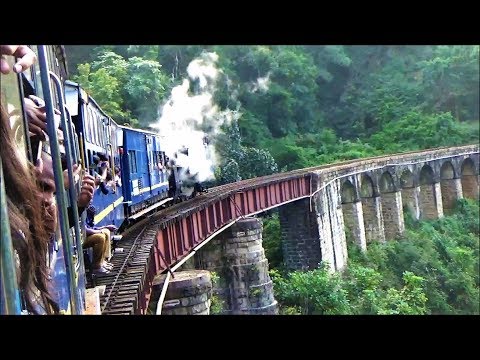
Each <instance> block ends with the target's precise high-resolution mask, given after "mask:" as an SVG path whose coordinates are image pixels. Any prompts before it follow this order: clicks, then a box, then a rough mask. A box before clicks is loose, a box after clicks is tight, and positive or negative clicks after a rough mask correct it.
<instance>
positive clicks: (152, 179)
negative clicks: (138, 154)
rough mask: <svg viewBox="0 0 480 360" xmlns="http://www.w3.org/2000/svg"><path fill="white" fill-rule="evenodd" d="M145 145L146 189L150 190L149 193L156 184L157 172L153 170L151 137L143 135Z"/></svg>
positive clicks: (153, 149) (153, 155)
mask: <svg viewBox="0 0 480 360" xmlns="http://www.w3.org/2000/svg"><path fill="white" fill-rule="evenodd" d="M145 143H146V145H147V166H148V168H147V170H148V181H149V184H148V187H149V188H150V193H151V192H152V190H153V187H154V185H155V184H157V182H158V179H157V178H158V170H156V169H155V166H154V164H155V147H154V144H153V136H152V135H148V134H145Z"/></svg>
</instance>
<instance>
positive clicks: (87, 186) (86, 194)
mask: <svg viewBox="0 0 480 360" xmlns="http://www.w3.org/2000/svg"><path fill="white" fill-rule="evenodd" d="M94 187H95V180H94V179H93V176H92V175H88V174H85V175H84V177H83V180H82V189H81V190H80V195H79V196H78V201H77V205H78V207H83V208H84V207H87V206H88V204H90V201H92V199H93V192H94Z"/></svg>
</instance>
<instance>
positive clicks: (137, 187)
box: [121, 126, 172, 221]
mask: <svg viewBox="0 0 480 360" xmlns="http://www.w3.org/2000/svg"><path fill="white" fill-rule="evenodd" d="M121 129H122V130H123V147H122V149H121V152H122V154H123V155H122V181H123V185H124V197H125V201H126V202H127V207H126V213H127V217H128V220H129V221H133V220H136V219H138V218H140V217H141V216H143V215H145V214H147V213H149V212H151V211H153V210H155V209H159V208H160V206H162V205H165V204H167V203H168V202H169V201H171V200H172V198H170V197H169V193H168V189H169V187H168V176H169V172H168V169H167V168H166V157H165V153H164V151H162V147H161V139H160V136H159V134H156V133H153V132H150V131H146V130H140V129H133V128H130V127H126V126H121Z"/></svg>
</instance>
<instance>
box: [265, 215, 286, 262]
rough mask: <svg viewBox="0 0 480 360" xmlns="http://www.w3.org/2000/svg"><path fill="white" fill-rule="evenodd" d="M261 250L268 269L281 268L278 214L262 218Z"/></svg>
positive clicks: (280, 233) (281, 254) (281, 255)
mask: <svg viewBox="0 0 480 360" xmlns="http://www.w3.org/2000/svg"><path fill="white" fill-rule="evenodd" d="M262 246H263V248H264V249H265V256H266V258H267V259H268V266H269V268H270V269H279V270H281V269H282V268H283V251H282V231H281V228H280V219H279V217H278V213H273V214H272V215H271V216H267V217H264V218H263V244H262Z"/></svg>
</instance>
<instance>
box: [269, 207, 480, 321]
mask: <svg viewBox="0 0 480 360" xmlns="http://www.w3.org/2000/svg"><path fill="white" fill-rule="evenodd" d="M479 215H480V214H479V206H478V203H475V202H473V201H470V200H460V201H458V203H457V207H456V211H455V213H454V214H453V215H451V216H447V217H444V218H442V219H439V220H435V221H422V222H413V221H412V222H408V223H407V230H406V233H405V235H404V237H403V238H402V239H400V240H394V241H388V242H387V243H379V242H373V243H370V244H369V245H368V251H367V252H366V253H362V252H361V251H360V250H359V249H358V247H357V246H356V245H354V244H349V249H348V250H349V263H348V268H347V270H346V271H345V272H344V274H343V275H342V276H340V275H338V274H335V275H330V274H328V272H327V271H326V269H317V270H314V271H308V272H298V271H296V272H292V273H290V274H287V275H281V273H280V271H279V270H276V269H274V270H273V271H272V272H271V275H272V280H273V281H274V289H275V296H276V298H277V300H278V301H279V303H280V305H281V313H286V312H294V309H300V310H301V313H302V314H313V313H329V314H385V315H386V314H401V315H421V314H479V313H480V304H479V301H478V299H479V296H480V293H479V286H480V283H479V250H480V249H479V226H480V224H479V222H480V220H479ZM313 283H315V284H313ZM319 284H321V286H323V287H324V288H323V290H327V291H330V292H331V293H332V294H331V297H328V296H326V294H325V293H324V292H323V290H320V289H317V288H316V286H317V285H319ZM331 306H338V308H337V309H332V308H331ZM283 308H285V309H284V310H283ZM287 309H288V310H287Z"/></svg>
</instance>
